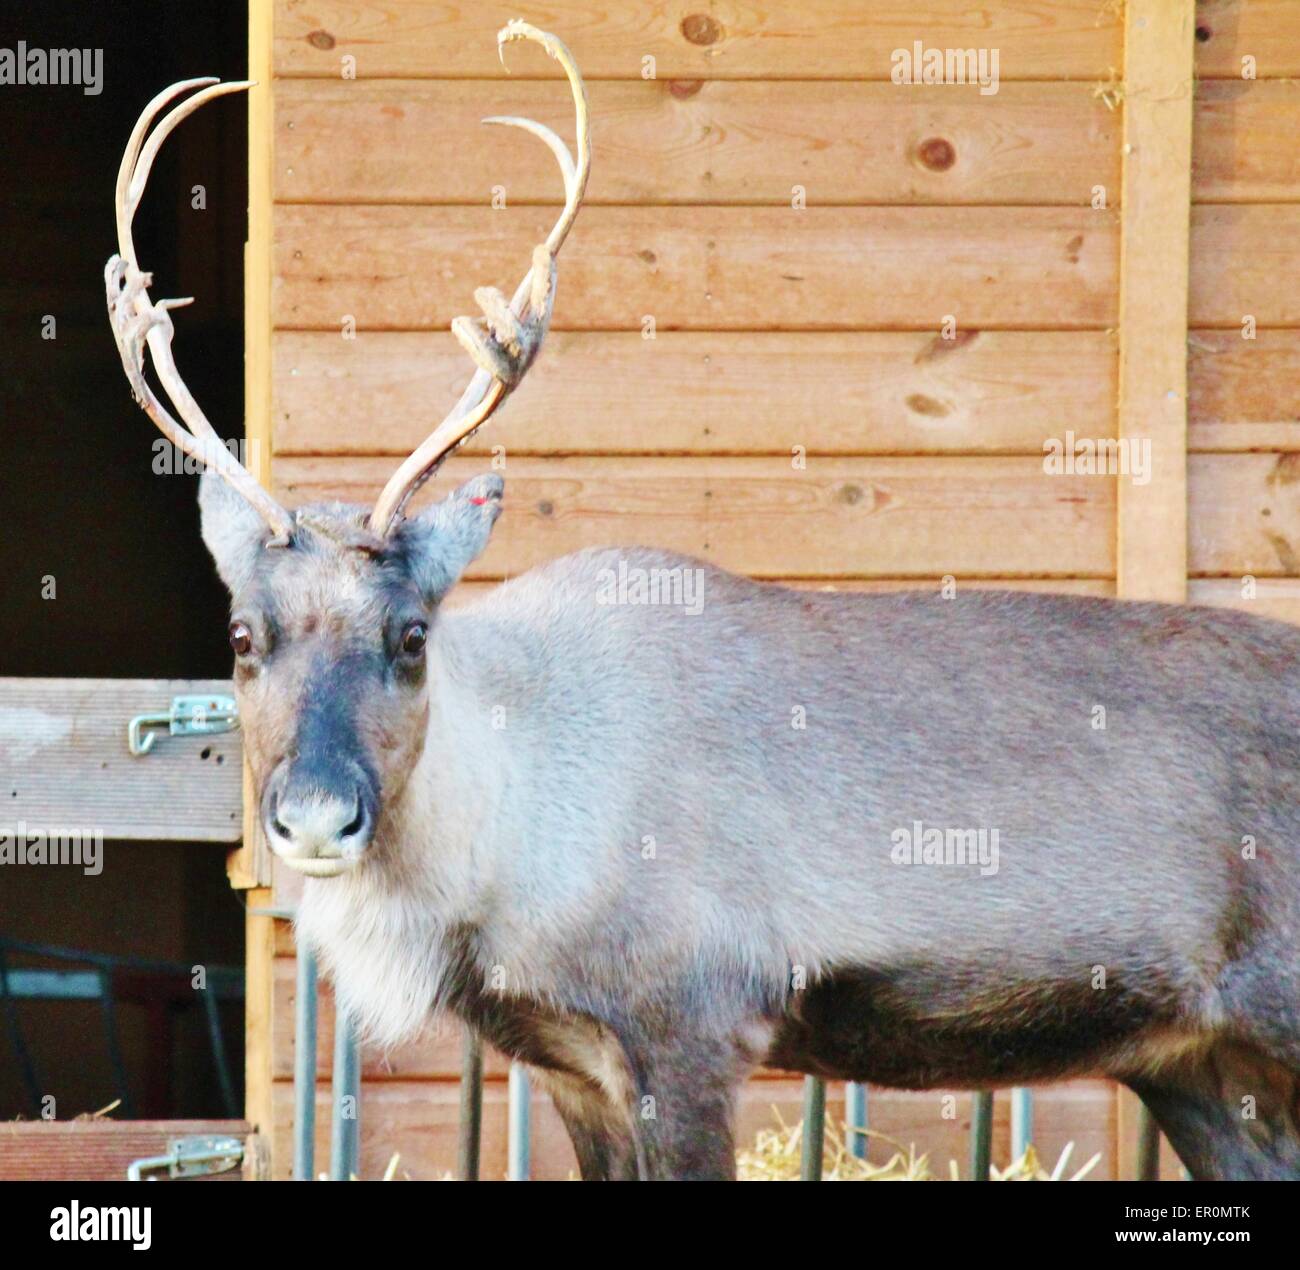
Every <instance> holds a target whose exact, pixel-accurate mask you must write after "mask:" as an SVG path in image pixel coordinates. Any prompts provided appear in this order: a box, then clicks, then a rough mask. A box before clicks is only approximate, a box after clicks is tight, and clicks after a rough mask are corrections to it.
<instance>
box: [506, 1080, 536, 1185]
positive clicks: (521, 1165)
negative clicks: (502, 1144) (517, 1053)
mask: <svg viewBox="0 0 1300 1270" xmlns="http://www.w3.org/2000/svg"><path fill="white" fill-rule="evenodd" d="M508 1102H509V1119H508V1122H507V1125H506V1179H507V1180H508V1181H511V1182H526V1181H528V1175H529V1172H530V1163H531V1160H530V1157H531V1154H532V1090H531V1089H529V1087H528V1073H527V1072H526V1071H525V1070H524V1068H523V1067H522V1066H521V1065H520V1064H519V1063H511V1064H510V1084H509V1087H508Z"/></svg>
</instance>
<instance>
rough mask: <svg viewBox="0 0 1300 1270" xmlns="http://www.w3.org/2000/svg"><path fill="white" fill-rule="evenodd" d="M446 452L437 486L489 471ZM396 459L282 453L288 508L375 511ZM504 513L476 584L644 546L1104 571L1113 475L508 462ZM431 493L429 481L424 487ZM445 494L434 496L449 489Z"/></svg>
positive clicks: (814, 561) (844, 567)
mask: <svg viewBox="0 0 1300 1270" xmlns="http://www.w3.org/2000/svg"><path fill="white" fill-rule="evenodd" d="M482 467H483V464H482V462H481V461H480V460H476V459H472V458H471V459H463V458H453V459H451V460H450V461H449V462H448V463H447V465H446V467H445V468H444V469H443V473H442V475H441V477H440V479H439V480H438V482H437V483H436V484H437V490H436V491H427V492H426V493H425V495H424V496H423V497H424V498H425V499H426V500H427V499H428V498H429V497H431V496H432V495H433V494H434V493H436V492H438V491H441V492H444V493H445V492H446V491H447V490H448V489H450V488H451V487H452V486H453V485H454V484H455V483H457V482H459V481H460V480H464V479H467V478H468V477H469V476H470V475H472V474H474V473H476V472H478V471H481V470H482ZM391 471H392V461H391V460H390V459H373V458H358V459H320V458H305V459H289V458H286V459H282V460H280V462H279V463H277V465H276V472H277V481H278V488H279V489H280V490H281V492H282V493H283V494H284V497H285V501H286V502H289V503H299V502H312V501H317V500H319V499H322V498H326V497H328V498H342V499H344V500H346V501H349V502H360V503H370V502H371V501H373V499H374V497H375V495H376V494H377V493H378V491H379V489H380V487H381V486H382V485H383V483H384V481H385V480H386V479H387V477H388V475H389V474H390V473H391ZM505 475H506V480H507V495H506V510H505V514H504V515H503V517H502V520H501V523H500V524H499V525H498V526H497V529H496V532H495V533H494V534H493V538H492V543H491V545H490V546H489V547H488V550H487V551H486V552H485V553H484V555H483V556H482V557H481V558H480V560H479V561H478V562H477V563H476V564H474V565H473V566H471V570H470V572H469V574H468V575H467V576H470V577H505V576H513V575H514V574H517V573H521V572H522V571H523V570H524V569H528V568H531V567H532V566H533V565H535V564H540V563H541V562H543V561H545V560H549V559H551V558H553V557H555V556H558V555H563V554H564V553H565V552H567V551H575V550H578V549H580V548H582V547H588V546H598V545H608V544H609V543H611V542H613V543H628V544H631V543H641V544H646V545H652V546H657V547H662V548H666V549H669V550H675V551H681V552H685V553H687V554H689V555H695V556H700V557H703V558H705V559H709V560H713V561H715V562H716V563H718V564H720V565H722V566H723V567H724V568H729V569H733V570H736V571H738V572H742V573H752V574H754V575H756V576H760V577H828V578H831V577H870V576H884V577H900V576H915V575H923V576H932V575H935V574H938V575H940V576H942V575H943V574H945V573H952V574H956V575H958V576H964V575H974V576H1009V577H1015V576H1031V577H1055V576H1061V577H1073V576H1083V577H1088V576H1091V577H1106V576H1109V575H1110V574H1111V572H1112V570H1113V564H1114V554H1113V551H1114V544H1113V541H1112V524H1113V506H1114V504H1113V499H1114V481H1113V478H1109V477H1090V476H1063V475H1058V476H1049V475H1047V474H1045V473H1044V471H1043V461H1042V459H1041V458H992V459H990V458H961V459H950V458H907V459H841V458H828V459H817V460H815V461H812V462H810V463H809V464H808V466H807V469H806V470H804V471H795V470H793V469H792V467H791V462H790V460H789V459H786V458H720V459H714V458H708V459H702V458H694V459H671V458H642V459H636V460H635V461H628V460H622V459H601V458H573V459H542V458H534V459H528V458H521V459H511V460H510V461H509V463H508V465H507V468H506V472H505ZM430 484H431V486H432V485H433V484H434V483H433V482H431V483H430ZM438 496H441V495H440V494H439V495H438Z"/></svg>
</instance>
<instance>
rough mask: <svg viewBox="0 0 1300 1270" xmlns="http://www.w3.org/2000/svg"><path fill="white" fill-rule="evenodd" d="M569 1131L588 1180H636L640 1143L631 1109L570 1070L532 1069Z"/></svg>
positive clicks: (584, 1177) (581, 1172) (580, 1171)
mask: <svg viewBox="0 0 1300 1270" xmlns="http://www.w3.org/2000/svg"><path fill="white" fill-rule="evenodd" d="M531 1073H532V1074H533V1075H535V1076H536V1079H537V1083H538V1085H540V1086H541V1087H542V1088H543V1089H545V1090H546V1092H547V1093H549V1094H550V1096H551V1101H552V1103H554V1104H555V1109H556V1111H558V1112H559V1113H560V1119H561V1120H563V1121H564V1127H565V1128H566V1129H567V1130H568V1131H569V1138H570V1140H571V1141H572V1142H573V1149H574V1152H575V1153H576V1155H577V1157H578V1172H579V1174H580V1175H581V1177H582V1180H583V1181H584V1182H635V1181H636V1180H637V1167H636V1145H635V1143H634V1142H633V1139H632V1129H631V1125H630V1124H629V1122H628V1117H627V1109H626V1108H624V1107H618V1106H616V1105H615V1104H614V1102H613V1101H612V1099H610V1098H609V1096H608V1095H607V1094H606V1093H605V1091H604V1090H603V1089H600V1088H599V1087H598V1086H596V1085H594V1084H593V1083H592V1082H590V1081H588V1080H583V1079H582V1078H580V1077H576V1076H571V1075H569V1074H568V1073H566V1072H556V1071H545V1070H543V1069H540V1068H532V1069H531Z"/></svg>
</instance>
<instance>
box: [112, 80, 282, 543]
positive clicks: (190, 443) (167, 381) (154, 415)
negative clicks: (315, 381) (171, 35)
mask: <svg viewBox="0 0 1300 1270" xmlns="http://www.w3.org/2000/svg"><path fill="white" fill-rule="evenodd" d="M199 87H202V88H203V90H202V91H201V92H198V93H195V94H194V96H192V97H189V98H187V99H186V100H185V101H183V102H181V104H180V105H178V106H175V107H173V108H172V109H171V110H170V111H169V112H168V113H167V114H166V115H165V116H164V117H163V119H162V121H161V122H160V123H159V124H158V126H157V127H156V128H154V130H153V132H152V133H150V131H149V129H150V127H151V126H152V124H153V122H154V119H155V118H156V117H157V115H158V112H159V111H160V110H161V109H162V108H163V107H164V106H165V105H166V104H167V103H168V102H169V101H171V100H173V99H174V98H175V97H177V96H179V95H180V94H181V93H184V92H188V91H189V90H190V89H192V88H199ZM249 87H251V84H250V83H249V82H246V81H238V82H231V83H224V84H223V83H221V82H219V81H218V80H216V79H215V78H212V77H210V76H208V77H204V78H202V79H188V80H183V81H181V82H180V83H177V84H173V85H171V87H169V88H165V89H163V91H162V92H161V93H159V94H158V95H157V96H156V97H155V98H154V99H153V100H152V101H151V102H150V103H149V104H148V105H147V106H146V107H145V108H144V111H143V113H142V114H141V115H140V118H139V120H137V122H136V125H135V128H134V129H133V130H132V132H131V137H130V140H129V141H128V142H127V145H126V150H125V151H124V152H123V155H122V163H121V166H120V167H119V169H118V174H117V189H116V197H115V200H114V210H115V214H116V219H117V245H118V254H117V255H115V256H113V257H112V258H111V259H110V260H109V262H108V264H107V265H106V266H105V268H104V283H105V288H106V292H107V301H108V315H109V322H110V324H111V326H112V328H113V338H114V340H115V341H116V343H117V349H118V353H119V354H120V355H121V358H122V368H123V369H124V370H125V371H126V377H127V380H128V381H129V382H130V384H131V389H132V391H133V392H134V394H135V398H136V401H138V402H139V403H140V405H141V406H142V407H143V409H144V411H145V413H146V414H147V415H148V416H149V417H150V418H151V419H152V420H153V421H154V423H155V424H156V425H157V426H158V429H159V431H160V432H162V434H163V435H164V436H165V437H166V438H167V439H168V440H169V441H170V442H171V443H172V444H173V445H174V446H176V447H177V449H179V450H182V451H183V452H184V453H186V454H188V455H190V456H191V457H193V458H196V459H198V460H199V461H200V462H202V463H203V464H205V465H206V466H208V467H211V468H213V469H214V470H215V471H216V472H217V473H218V474H219V475H221V476H222V477H223V478H224V479H225V480H227V481H228V482H229V483H230V484H231V485H232V486H233V487H234V488H235V489H236V490H237V491H238V492H239V493H240V494H241V495H242V496H243V497H244V498H245V499H246V500H247V501H248V502H249V503H250V504H251V505H252V506H253V508H254V509H255V510H256V511H257V512H258V514H259V515H260V516H261V517H262V519H263V520H265V521H266V523H267V524H268V525H269V526H270V528H271V530H272V533H273V535H274V536H273V538H272V539H271V541H270V542H269V543H268V545H269V546H277V545H278V546H283V545H285V544H287V543H288V542H289V539H290V537H291V535H292V530H293V519H292V517H290V515H289V513H288V512H286V511H285V510H284V509H283V508H282V507H281V506H280V505H279V504H278V503H277V502H276V501H275V500H274V499H273V498H272V497H271V496H270V495H269V494H268V493H267V492H266V490H264V489H263V488H262V487H261V486H260V485H259V484H258V483H257V481H256V480H254V478H253V476H252V474H251V473H250V472H249V471H248V470H247V469H246V468H245V467H244V466H243V465H242V464H241V463H240V462H239V461H238V460H237V459H236V458H235V457H234V456H233V455H232V454H231V453H230V451H229V450H227V449H226V447H225V446H224V445H223V444H222V442H221V438H220V437H219V436H218V435H217V431H216V429H215V428H214V427H213V426H212V424H211V423H210V422H209V421H208V419H207V416H206V415H205V414H204V413H203V411H202V410H201V409H200V408H199V405H198V402H196V401H195V400H194V397H193V395H192V394H191V393H190V390H189V388H188V387H186V384H185V381H184V380H183V379H182V378H181V376H180V372H179V371H178V370H177V369H176V361H175V359H174V357H173V356H172V347H171V342H172V335H173V334H174V328H173V326H172V320H171V314H170V310H171V309H175V308H179V307H181V306H182V305H186V304H190V303H192V301H191V300H189V299H184V300H158V301H157V302H155V301H153V300H151V299H150V297H149V290H148V288H149V284H150V283H151V282H152V280H153V279H152V277H151V275H149V274H147V273H144V272H142V271H141V269H140V267H139V263H138V261H137V260H136V254H135V243H134V241H133V239H132V236H131V223H132V221H133V220H134V219H135V213H136V209H137V208H138V207H139V205H140V199H141V197H142V196H143V194H144V189H145V185H146V184H147V183H148V180H149V173H150V171H151V170H152V168H153V162H154V159H155V158H156V157H157V155H158V151H159V149H160V148H161V146H162V143H163V142H164V141H165V140H166V139H167V137H168V135H169V134H170V133H171V132H172V130H173V129H174V128H175V127H176V126H177V124H179V123H180V122H181V121H182V120H183V119H185V118H186V117H187V116H188V115H190V114H192V113H193V112H194V111H195V110H197V109H198V108H199V107H200V106H202V105H203V104H204V103H205V102H208V101H211V100H212V99H213V98H214V97H220V96H223V95H225V94H226V93H235V92H242V91H243V90H244V89H246V88H249ZM146 344H147V345H148V347H149V352H150V354H151V355H152V358H153V364H154V370H155V371H156V372H157V375H158V378H159V380H161V382H162V385H163V388H164V389H165V390H166V393H167V396H168V397H169V398H170V399H171V401H172V404H173V405H174V406H175V407H176V410H177V413H178V414H179V415H180V416H181V418H182V419H183V420H184V421H185V426H182V425H181V424H180V423H178V422H177V421H176V419H175V418H173V417H172V414H171V412H170V411H169V410H168V409H167V407H166V406H165V405H164V404H163V402H162V401H161V400H160V399H159V398H158V397H157V395H156V394H155V393H154V391H153V389H152V388H151V387H150V385H149V381H148V380H147V379H146V378H145V373H144V348H145V345H146Z"/></svg>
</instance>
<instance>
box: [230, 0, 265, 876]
mask: <svg viewBox="0 0 1300 1270" xmlns="http://www.w3.org/2000/svg"><path fill="white" fill-rule="evenodd" d="M273 13H274V10H273V8H272V6H271V4H270V3H269V0H249V5H248V78H249V79H252V80H255V81H256V83H255V85H254V86H253V87H252V88H251V89H250V90H249V93H248V241H247V242H246V243H245V244H244V439H245V442H246V447H247V454H248V458H247V466H248V469H249V471H251V472H252V474H253V475H254V476H255V477H256V478H257V479H258V480H259V481H260V482H261V483H262V484H263V485H265V486H267V487H268V488H269V487H270V484H271V277H272V265H271V218H272V211H273V202H272V193H271V190H272V182H273V175H272V174H273V171H274V163H275V159H274V143H275V129H274V110H275V105H274V98H273V89H274V84H273V82H272V74H273V72H272V58H271V46H272V40H273V32H272V21H273ZM256 805H257V800H256V799H255V798H254V796H253V783H252V778H251V776H250V775H249V773H248V772H247V770H245V772H244V826H243V828H244V833H243V843H242V845H241V846H240V847H239V849H238V850H237V851H232V852H231V853H230V856H229V858H228V860H227V862H226V872H227V874H228V876H229V877H230V884H231V885H232V886H234V887H236V888H237V889H240V890H244V889H247V888H249V887H255V886H266V885H269V883H270V881H271V861H270V852H269V851H268V850H267V847H266V844H265V842H264V840H263V838H262V833H261V830H260V828H259V826H258V822H257V816H256V814H255V808H256Z"/></svg>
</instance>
